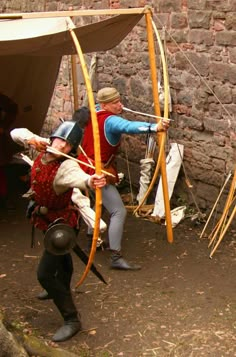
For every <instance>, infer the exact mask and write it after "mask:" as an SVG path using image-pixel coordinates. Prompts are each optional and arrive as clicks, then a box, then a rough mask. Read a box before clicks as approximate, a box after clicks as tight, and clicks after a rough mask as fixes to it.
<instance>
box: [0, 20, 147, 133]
mask: <svg viewBox="0 0 236 357" xmlns="http://www.w3.org/2000/svg"><path fill="white" fill-rule="evenodd" d="M142 16H143V14H124V15H119V16H113V17H111V18H109V19H106V20H103V21H99V22H96V23H93V24H89V25H86V26H81V27H77V28H75V29H74V31H75V33H76V35H77V37H78V40H79V43H80V45H81V48H82V51H83V52H84V53H89V52H97V51H106V50H109V49H111V48H113V47H115V46H116V45H118V44H119V43H120V42H121V41H122V40H123V39H124V38H125V37H126V36H127V35H128V33H129V32H130V31H131V30H132V29H133V27H134V26H135V25H136V24H137V23H138V21H139V20H140V19H141V18H142ZM69 24H70V20H69V18H68V17H52V18H33V19H28V18H27V19H1V18H0V93H2V94H4V95H6V96H8V97H9V98H11V99H12V100H13V101H14V102H15V103H16V104H17V105H18V116H17V119H16V121H15V122H14V123H13V127H27V128H28V129H29V130H32V131H33V132H35V133H39V132H40V131H41V128H42V125H43V122H44V120H45V117H46V114H47V111H48V107H49V105H50V100H51V97H52V94H53V91H54V87H55V83H56V79H57V76H58V71H59V67H60V63H61V58H62V56H63V55H71V54H75V53H76V50H75V47H74V44H73V41H72V38H71V35H70V31H69Z"/></svg>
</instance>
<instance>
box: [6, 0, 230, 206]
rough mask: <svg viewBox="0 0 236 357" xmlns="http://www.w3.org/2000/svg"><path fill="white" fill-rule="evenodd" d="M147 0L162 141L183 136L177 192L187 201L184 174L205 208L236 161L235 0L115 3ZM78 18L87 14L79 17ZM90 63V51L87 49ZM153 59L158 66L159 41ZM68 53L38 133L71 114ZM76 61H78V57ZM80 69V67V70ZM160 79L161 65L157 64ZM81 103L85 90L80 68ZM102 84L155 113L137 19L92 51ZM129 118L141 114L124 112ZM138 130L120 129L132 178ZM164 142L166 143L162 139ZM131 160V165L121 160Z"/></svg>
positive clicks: (93, 4) (73, 5)
mask: <svg viewBox="0 0 236 357" xmlns="http://www.w3.org/2000/svg"><path fill="white" fill-rule="evenodd" d="M145 4H148V5H151V6H152V7H153V9H154V17H153V19H154V22H155V24H156V26H157V28H158V29H159V30H160V31H161V34H162V39H163V43H164V45H165V49H166V54H167V61H168V70H169V80H170V93H171V99H172V112H171V113H170V117H171V118H172V119H174V121H173V122H172V123H171V128H170V130H169V132H168V143H170V142H178V143H181V144H184V147H185V151H184V168H185V170H181V174H180V177H179V180H178V184H177V186H176V188H175V198H176V199H178V200H179V202H180V201H181V203H185V201H186V200H187V201H191V200H192V195H191V192H189V190H188V189H187V186H186V184H185V181H186V180H185V178H186V177H185V175H184V171H185V172H186V173H187V175H188V176H189V178H190V180H191V182H192V184H193V187H194V188H193V191H194V195H195V197H196V199H197V202H198V205H199V207H201V208H209V207H211V206H212V203H213V202H214V201H215V199H216V197H217V194H218V192H219V188H220V187H221V185H222V184H223V182H224V180H225V177H226V175H227V174H228V172H229V170H234V163H235V147H236V145H235V137H236V133H235V127H236V122H235V113H236V89H235V83H236V47H235V44H236V2H235V0H225V1H222V0H199V1H195V0H188V1H187V0H153V1H143V0H142V1H141V0H137V1H135V0H132V1H131V0H130V1H128V0H126V1H125V0H123V1H121V7H125V8H127V7H139V6H143V5H145ZM107 7H108V1H107V0H101V1H89V0H86V1H71V0H70V1H66V0H65V1H46V0H44V1H42V0H39V1H37V2H36V1H33V0H32V1H30V2H29V1H26V0H25V1H22V0H21V1H17V0H14V1H5V2H4V5H3V6H2V8H0V11H2V12H19V11H27V12H28V11H60V10H68V9H74V10H76V9H80V8H84V9H90V8H94V9H100V8H107ZM77 21H81V23H87V22H90V21H92V19H91V18H81V19H77ZM86 58H87V61H88V64H89V62H90V59H91V56H86ZM157 64H158V67H159V68H160V67H161V66H160V58H159V51H158V48H157ZM70 67H71V59H70V57H66V58H64V60H63V62H62V66H61V71H60V76H59V77H58V82H57V87H56V90H55V93H54V95H53V98H52V102H51V107H50V109H49V112H48V117H47V119H46V121H45V126H44V130H43V133H44V134H45V135H47V133H48V132H49V131H50V130H51V127H52V126H53V122H55V120H57V119H58V118H59V117H61V116H62V117H64V118H67V119H69V118H71V114H72V112H73V94H72V84H71V74H70V73H71V72H70V69H71V68H70ZM78 69H79V65H78ZM78 72H79V70H78ZM158 73H159V81H160V82H162V74H161V70H158ZM78 82H79V100H80V104H82V103H83V99H84V97H85V95H86V93H85V90H84V85H83V78H82V76H81V74H80V73H78ZM104 85H109V86H111V85H112V86H116V87H117V88H118V89H119V91H120V93H121V95H122V99H123V102H124V104H125V106H126V107H128V108H130V109H134V110H138V111H143V112H147V113H153V107H152V104H153V100H152V90H151V79H150V70H149V57H148V52H147V34H146V28H145V20H144V19H143V20H142V21H141V22H140V23H139V25H138V26H136V28H135V29H134V30H133V31H132V32H131V33H130V34H129V36H128V37H127V38H126V39H125V40H124V41H123V42H122V43H121V44H120V45H119V46H117V47H116V48H115V49H113V50H112V51H108V52H106V53H98V54H97V69H96V75H95V80H94V82H93V88H94V92H96V90H97V89H98V88H100V87H102V86H104ZM126 117H127V118H129V119H131V120H132V119H135V120H147V118H145V117H141V116H131V115H126ZM145 140H146V138H145V137H144V136H142V137H141V136H124V138H123V140H122V146H121V154H120V157H119V168H120V170H121V171H123V172H125V173H126V176H128V171H130V172H131V173H132V174H131V176H132V182H133V183H134V184H136V185H138V180H139V160H140V159H141V158H143V157H144V155H145V149H146V146H145ZM167 150H168V145H167ZM127 161H128V162H129V169H128V168H127Z"/></svg>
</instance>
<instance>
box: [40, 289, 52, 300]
mask: <svg viewBox="0 0 236 357" xmlns="http://www.w3.org/2000/svg"><path fill="white" fill-rule="evenodd" d="M37 299H39V300H49V299H52V298H51V297H50V296H49V295H48V292H47V291H46V290H43V291H41V293H39V294H38V295H37Z"/></svg>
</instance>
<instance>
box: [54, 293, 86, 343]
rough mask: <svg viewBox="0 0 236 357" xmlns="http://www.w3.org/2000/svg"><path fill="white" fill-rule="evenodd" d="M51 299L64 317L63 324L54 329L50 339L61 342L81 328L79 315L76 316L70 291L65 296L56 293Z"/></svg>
mask: <svg viewBox="0 0 236 357" xmlns="http://www.w3.org/2000/svg"><path fill="white" fill-rule="evenodd" d="M53 300H54V303H55V305H56V306H57V308H58V310H59V311H60V313H61V315H62V317H63V318H64V325H63V326H62V327H60V328H59V329H58V330H57V331H56V333H55V335H54V336H53V337H52V341H54V342H63V341H66V340H69V339H70V338H71V337H73V336H74V335H75V334H76V333H77V332H79V331H80V330H81V322H80V317H79V316H78V312H77V310H76V307H75V304H74V302H73V299H72V296H71V294H70V293H69V294H68V295H66V296H59V295H58V296H57V297H56V298H54V299H53Z"/></svg>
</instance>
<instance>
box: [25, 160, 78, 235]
mask: <svg viewBox="0 0 236 357" xmlns="http://www.w3.org/2000/svg"><path fill="white" fill-rule="evenodd" d="M42 156H43V154H40V155H38V157H37V158H36V160H35V162H34V165H33V167H32V172H31V188H32V190H33V191H34V200H35V202H36V204H37V207H38V208H39V207H40V206H44V207H47V209H48V213H47V214H45V215H39V214H37V207H36V209H35V211H34V213H33V215H32V224H34V226H35V227H37V228H39V229H41V230H43V231H45V230H47V228H48V225H49V224H50V223H52V222H54V221H55V220H56V219H57V218H64V219H65V222H66V223H67V224H69V225H70V226H71V227H76V225H77V221H78V214H77V212H76V211H74V210H73V209H72V207H71V205H70V203H71V195H72V190H73V189H68V191H66V192H65V193H63V194H60V195H57V194H56V192H55V191H54V190H53V181H54V179H55V176H56V173H57V170H58V168H59V167H60V165H61V162H60V161H52V162H50V163H47V164H43V163H42V161H41V159H42Z"/></svg>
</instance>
